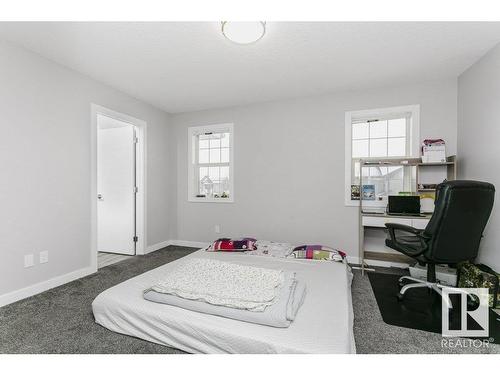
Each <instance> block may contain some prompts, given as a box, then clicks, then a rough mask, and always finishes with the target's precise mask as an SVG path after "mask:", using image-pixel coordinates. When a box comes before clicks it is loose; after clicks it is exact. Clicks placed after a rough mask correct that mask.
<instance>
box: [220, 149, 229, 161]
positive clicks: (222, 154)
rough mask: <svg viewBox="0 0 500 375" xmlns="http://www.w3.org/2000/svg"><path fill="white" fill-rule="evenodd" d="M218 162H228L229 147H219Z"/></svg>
mask: <svg viewBox="0 0 500 375" xmlns="http://www.w3.org/2000/svg"><path fill="white" fill-rule="evenodd" d="M220 162H221V163H229V149H228V148H221V149H220Z"/></svg>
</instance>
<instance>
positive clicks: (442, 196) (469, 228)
mask: <svg viewBox="0 0 500 375" xmlns="http://www.w3.org/2000/svg"><path fill="white" fill-rule="evenodd" d="M494 197H495V187H494V186H493V185H492V184H489V183H487V182H479V181H464V180H456V181H448V182H444V183H442V184H439V185H438V186H437V189H436V201H435V207H434V214H433V215H432V217H431V219H430V221H429V224H428V225H427V227H426V228H425V230H424V235H425V236H427V237H428V238H429V241H428V245H429V248H428V250H427V252H426V253H425V254H424V255H425V257H426V258H427V259H429V260H430V261H434V262H441V263H458V262H462V261H466V260H472V259H474V258H475V257H476V256H477V252H478V250H479V242H480V241H481V237H482V234H483V230H484V227H485V226H486V223H487V222H488V219H489V217H490V214H491V210H492V208H493V201H494Z"/></svg>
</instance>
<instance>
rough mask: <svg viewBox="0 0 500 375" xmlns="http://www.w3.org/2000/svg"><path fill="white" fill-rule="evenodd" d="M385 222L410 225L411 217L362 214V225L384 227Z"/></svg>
mask: <svg viewBox="0 0 500 375" xmlns="http://www.w3.org/2000/svg"><path fill="white" fill-rule="evenodd" d="M385 223H396V224H403V225H410V226H411V225H412V219H401V218H396V217H394V218H392V217H375V216H364V217H363V226H364V227H379V228H383V227H385Z"/></svg>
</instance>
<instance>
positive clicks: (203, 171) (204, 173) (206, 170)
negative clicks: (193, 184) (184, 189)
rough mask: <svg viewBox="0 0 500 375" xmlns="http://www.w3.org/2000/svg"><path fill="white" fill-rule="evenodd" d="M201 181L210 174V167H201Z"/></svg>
mask: <svg viewBox="0 0 500 375" xmlns="http://www.w3.org/2000/svg"><path fill="white" fill-rule="evenodd" d="M199 176H200V181H201V180H202V179H203V177H205V176H208V167H200V172H199Z"/></svg>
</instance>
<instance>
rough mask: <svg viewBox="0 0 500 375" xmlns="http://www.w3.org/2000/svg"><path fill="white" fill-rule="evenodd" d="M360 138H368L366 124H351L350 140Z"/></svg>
mask: <svg viewBox="0 0 500 375" xmlns="http://www.w3.org/2000/svg"><path fill="white" fill-rule="evenodd" d="M360 138H365V139H366V138H368V124H367V123H366V122H362V123H359V124H352V139H360Z"/></svg>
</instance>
